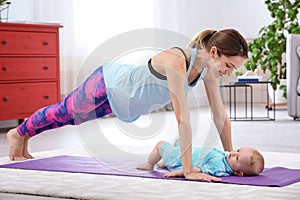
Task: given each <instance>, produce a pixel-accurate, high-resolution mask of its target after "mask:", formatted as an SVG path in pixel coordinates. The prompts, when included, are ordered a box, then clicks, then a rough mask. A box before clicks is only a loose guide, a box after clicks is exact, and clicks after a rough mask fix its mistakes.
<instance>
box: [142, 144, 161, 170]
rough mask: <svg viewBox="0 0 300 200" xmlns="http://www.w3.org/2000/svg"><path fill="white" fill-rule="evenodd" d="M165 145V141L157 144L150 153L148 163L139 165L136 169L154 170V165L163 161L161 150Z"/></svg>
mask: <svg viewBox="0 0 300 200" xmlns="http://www.w3.org/2000/svg"><path fill="white" fill-rule="evenodd" d="M164 143H165V142H164V141H161V142H159V143H157V145H156V146H155V148H154V149H153V151H152V152H151V153H150V155H149V157H148V160H147V162H145V163H141V164H139V165H138V166H137V167H136V168H137V169H141V170H153V167H154V165H155V164H156V163H158V162H159V161H160V159H161V156H160V154H159V149H160V147H161V145H163V144H164Z"/></svg>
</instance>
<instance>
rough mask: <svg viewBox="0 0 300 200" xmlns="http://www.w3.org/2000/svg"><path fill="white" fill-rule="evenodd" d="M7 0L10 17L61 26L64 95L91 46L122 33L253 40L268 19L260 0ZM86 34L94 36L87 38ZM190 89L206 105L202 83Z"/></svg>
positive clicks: (194, 96) (265, 9)
mask: <svg viewBox="0 0 300 200" xmlns="http://www.w3.org/2000/svg"><path fill="white" fill-rule="evenodd" d="M10 1H11V3H12V4H11V6H10V13H9V21H33V22H55V23H61V24H62V25H63V26H64V27H63V28H62V30H61V34H60V35H61V79H62V80H61V82H62V84H61V85H62V87H61V93H62V94H63V95H64V94H67V93H68V92H69V91H71V90H72V89H73V88H74V85H75V82H76V77H77V76H78V71H79V69H80V67H81V65H82V63H83V62H84V60H85V59H86V56H87V55H88V54H89V53H90V52H91V51H92V50H93V48H95V47H96V46H97V45H99V44H101V42H103V41H105V40H106V39H108V38H109V37H112V36H114V35H116V34H119V33H121V32H124V31H128V30H131V29H135V28H149V27H157V28H163V29H169V30H172V31H176V32H178V33H180V34H184V35H186V36H187V37H189V38H192V36H193V35H194V34H196V33H197V32H199V31H200V30H202V29H206V28H215V29H223V28H229V27H233V28H236V29H237V30H239V31H240V32H241V33H242V34H243V35H244V36H245V37H246V38H248V39H252V38H254V37H256V36H257V35H258V31H259V29H260V28H261V27H262V26H264V25H267V24H268V23H269V22H270V21H271V18H270V16H269V12H268V10H267V8H266V6H265V5H264V1H263V0H251V1H250V0H210V1H207V0H143V1H141V0H127V1H124V0H76V1H75V0H22V1H20V0H10ZM298 18H299V19H300V17H298ZM83 38H86V40H85V39H83ZM90 38H92V39H93V40H87V39H90ZM91 41H92V42H91ZM193 92H194V93H193V95H190V102H191V104H194V102H195V101H196V100H197V101H200V103H201V104H203V105H205V104H207V101H206V95H205V92H204V90H203V85H202V84H199V85H198V86H197V87H196V88H195V90H194V91H193Z"/></svg>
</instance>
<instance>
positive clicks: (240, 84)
mask: <svg viewBox="0 0 300 200" xmlns="http://www.w3.org/2000/svg"><path fill="white" fill-rule="evenodd" d="M270 83H272V82H271V81H258V82H231V83H229V84H226V85H221V86H220V87H224V88H228V89H229V118H230V119H231V120H233V121H267V120H272V121H274V120H275V104H274V106H273V107H270V106H269V105H270V104H269V96H268V93H269V92H268V87H266V88H267V92H266V93H267V94H266V96H267V105H266V110H267V111H266V112H267V113H266V117H254V116H253V87H252V85H254V84H265V85H266V86H268V84H270ZM236 88H244V89H245V102H244V105H245V106H244V108H245V116H244V117H237V114H236V106H237V105H236V104H237V102H236ZM248 88H249V89H250V102H249V103H250V116H248V97H247V95H248ZM232 89H233V99H232ZM273 95H274V99H275V91H274V93H273ZM232 110H233V111H232ZM272 110H273V117H271V115H270V112H271V111H272ZM232 112H233V113H232Z"/></svg>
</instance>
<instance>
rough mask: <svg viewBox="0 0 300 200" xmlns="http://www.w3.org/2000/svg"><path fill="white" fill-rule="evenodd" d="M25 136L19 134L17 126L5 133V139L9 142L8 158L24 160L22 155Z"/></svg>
mask: <svg viewBox="0 0 300 200" xmlns="http://www.w3.org/2000/svg"><path fill="white" fill-rule="evenodd" d="M24 139H25V137H23V136H21V135H19V133H18V132H17V128H14V129H11V130H9V131H8V133H7V140H8V144H9V159H10V160H14V161H21V160H26V158H25V157H24V156H23V147H24Z"/></svg>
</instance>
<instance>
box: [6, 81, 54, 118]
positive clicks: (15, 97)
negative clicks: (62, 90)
mask: <svg viewBox="0 0 300 200" xmlns="http://www.w3.org/2000/svg"><path fill="white" fill-rule="evenodd" d="M57 89H58V87H57V82H41V83H19V84H0V118H3V117H5V115H7V116H10V115H12V114H22V113H33V112H34V111H36V110H37V109H39V108H41V107H44V106H47V105H51V104H54V103H56V102H57V101H58V96H57V95H58V92H57Z"/></svg>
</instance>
